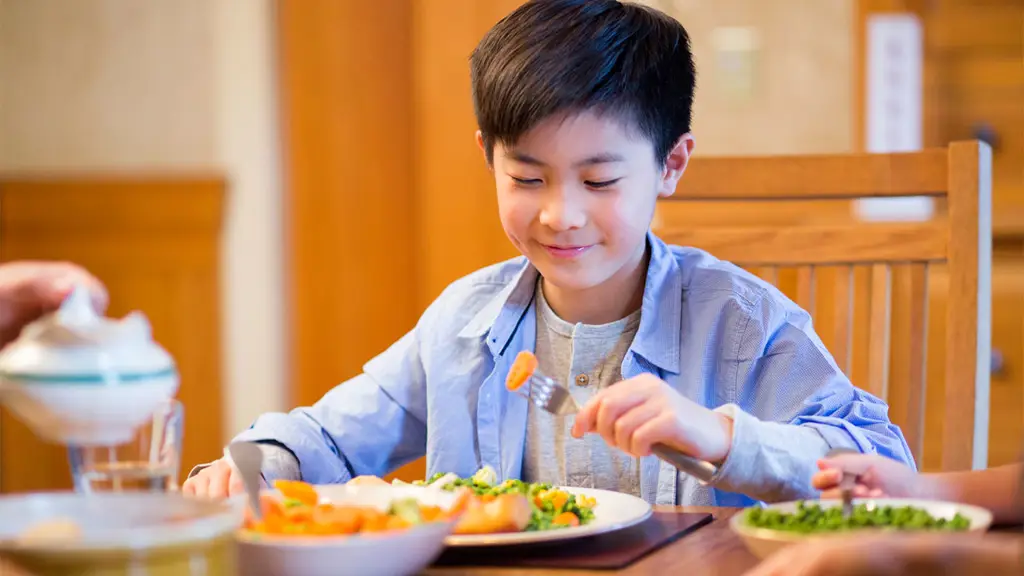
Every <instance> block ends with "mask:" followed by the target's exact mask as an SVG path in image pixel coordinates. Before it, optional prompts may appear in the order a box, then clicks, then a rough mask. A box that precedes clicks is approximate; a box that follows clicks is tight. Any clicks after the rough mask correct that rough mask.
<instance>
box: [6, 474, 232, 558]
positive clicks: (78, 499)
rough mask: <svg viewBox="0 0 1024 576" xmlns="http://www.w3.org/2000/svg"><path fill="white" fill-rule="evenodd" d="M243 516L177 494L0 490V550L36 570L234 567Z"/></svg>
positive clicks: (223, 506)
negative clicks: (236, 536)
mask: <svg viewBox="0 0 1024 576" xmlns="http://www.w3.org/2000/svg"><path fill="white" fill-rule="evenodd" d="M241 523H242V514H241V511H240V510H238V509H237V508H234V507H232V506H230V505H228V504H226V503H224V502H214V501H212V500H200V499H195V498H187V497H185V496H183V495H181V494H180V493H161V492H121V493H114V492H106V493H97V494H77V493H74V492H50V493H35V494H16V495H8V496H0V556H2V557H4V558H7V559H10V560H11V561H13V562H15V563H16V564H18V565H20V566H22V567H24V568H25V569H26V570H28V572H29V573H37V574H68V573H72V572H75V573H87V572H88V573H101V572H102V573H103V574H110V575H112V576H113V575H122V574H123V575H128V574H139V575H147V574H154V573H161V574H162V573H172V574H182V575H183V576H188V575H191V574H200V573H215V572H213V570H215V569H218V570H219V569H225V570H226V569H231V568H233V567H234V566H235V549H234V533H235V531H236V530H237V528H238V527H239V526H240V525H241ZM29 533H32V534H33V535H32V536H29ZM166 571H169V572H166ZM0 572H3V567H2V565H0Z"/></svg>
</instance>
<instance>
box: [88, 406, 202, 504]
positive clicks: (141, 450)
mask: <svg viewBox="0 0 1024 576" xmlns="http://www.w3.org/2000/svg"><path fill="white" fill-rule="evenodd" d="M183 423H184V407H183V406H182V404H181V402H179V401H177V400H170V401H168V402H167V403H165V404H162V405H161V406H160V407H159V408H157V410H156V412H154V414H153V418H152V420H151V421H150V422H148V423H146V424H144V425H143V426H141V427H140V428H139V430H138V431H137V432H136V434H135V436H134V438H133V439H132V440H131V441H129V442H127V443H125V444H120V445H117V446H69V447H68V460H69V463H70V465H71V477H72V479H73V480H74V484H75V490H76V491H78V492H86V493H90V492H130V491H150V492H170V491H175V490H177V489H178V470H179V468H180V466H181V437H182V432H183Z"/></svg>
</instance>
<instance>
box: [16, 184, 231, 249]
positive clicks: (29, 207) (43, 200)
mask: <svg viewBox="0 0 1024 576" xmlns="http://www.w3.org/2000/svg"><path fill="white" fill-rule="evenodd" d="M0 185H2V186H3V188H4V191H5V196H4V202H5V205H4V208H5V210H4V211H3V212H0V227H2V228H3V229H4V230H5V231H8V232H18V233H35V234H46V233H50V232H69V231H75V232H80V233H87V232H88V233H95V232H102V231H104V230H110V229H116V230H117V233H118V234H125V233H131V234H146V235H151V234H153V233H155V232H172V231H173V232H183V231H204V230H205V231H208V230H219V229H220V228H221V226H222V224H223V219H224V189H225V187H226V186H227V184H226V182H225V180H224V179H223V178H221V177H218V176H195V177H193V176H178V177H171V176H145V175H140V176H137V177H129V176H126V175H117V176H111V177H105V176H102V175H92V176H68V175H65V176H61V177H60V179H59V180H54V179H53V178H44V177H29V178H26V177H13V178H12V177H5V178H4V179H3V180H2V181H0ZM154 206H159V208H160V210H153V207H154ZM55 207H59V208H60V209H58V210H55V209H54V208H55ZM84 214H88V215H89V217H88V218H84V217H83V215H84Z"/></svg>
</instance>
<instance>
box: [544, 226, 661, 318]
mask: <svg viewBox="0 0 1024 576" xmlns="http://www.w3.org/2000/svg"><path fill="white" fill-rule="evenodd" d="M649 260H650V250H649V248H648V247H647V242H644V243H643V245H642V246H641V248H640V250H639V252H638V254H637V255H636V256H635V257H634V258H633V260H631V262H630V263H629V264H627V265H625V266H623V267H622V269H621V270H619V271H618V272H616V273H615V275H614V276H612V277H611V278H609V279H608V280H606V281H605V282H604V283H602V284H600V285H598V286H594V287H592V288H587V289H585V290H564V289H562V288H559V287H558V286H554V285H553V284H550V283H548V282H543V284H542V286H541V289H542V290H543V291H544V299H545V300H547V302H548V306H550V307H551V310H552V311H554V313H555V314H557V315H558V317H559V318H561V319H562V320H565V321H566V322H569V323H571V324H577V323H580V324H590V325H600V324H608V323H610V322H615V321H616V320H621V319H623V318H625V317H626V316H629V315H630V314H632V313H633V312H636V311H637V310H639V309H640V306H641V304H642V303H643V299H644V283H645V281H646V280H647V263H648V261H649Z"/></svg>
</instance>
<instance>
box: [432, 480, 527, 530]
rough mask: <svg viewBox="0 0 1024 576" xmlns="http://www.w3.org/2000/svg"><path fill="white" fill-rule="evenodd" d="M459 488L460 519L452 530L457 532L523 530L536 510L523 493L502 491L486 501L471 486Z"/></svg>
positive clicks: (457, 502)
mask: <svg viewBox="0 0 1024 576" xmlns="http://www.w3.org/2000/svg"><path fill="white" fill-rule="evenodd" d="M460 490H462V493H461V494H459V499H458V500H456V505H455V508H456V510H457V511H458V513H459V521H458V522H457V523H456V524H455V528H454V530H452V532H453V533H455V534H499V533H502V532H522V531H523V530H525V529H526V527H527V526H528V525H529V523H530V518H531V516H532V514H533V509H532V508H531V507H530V501H529V499H528V498H527V497H526V496H525V495H523V494H500V495H498V496H495V497H494V498H491V499H487V500H485V499H484V498H481V497H479V496H477V495H475V494H473V493H472V491H471V490H469V489H468V488H461V489H460Z"/></svg>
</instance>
